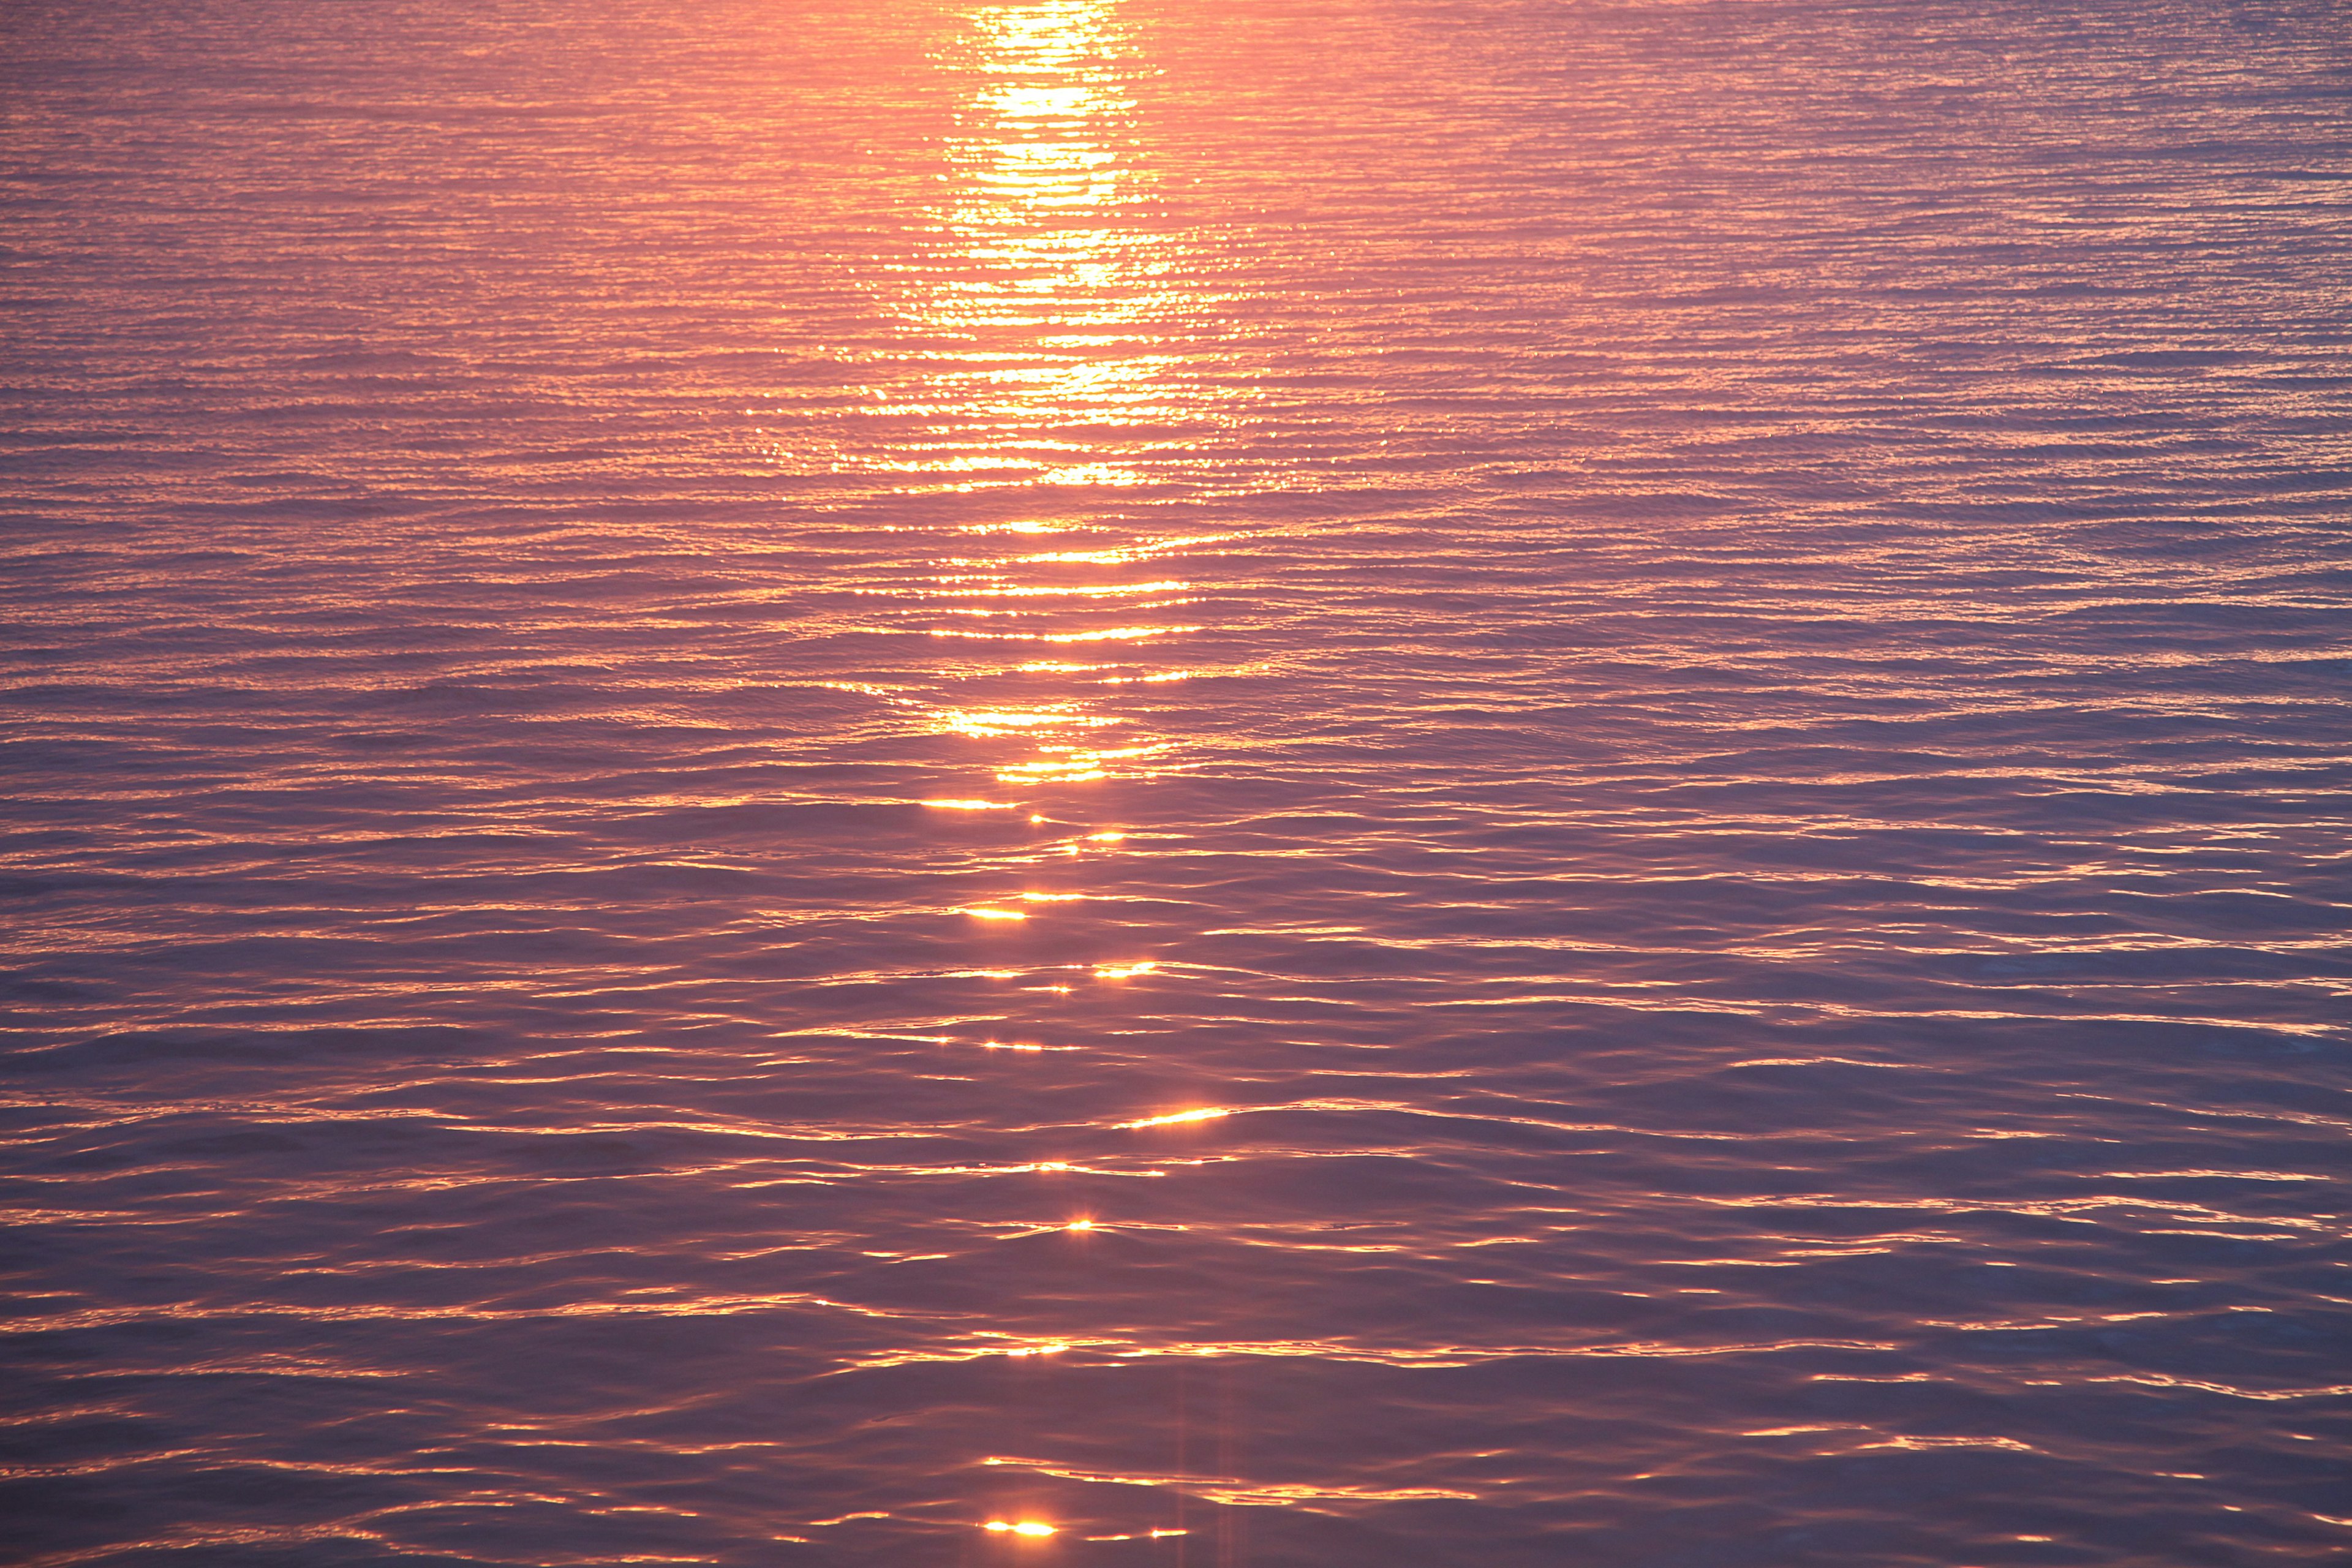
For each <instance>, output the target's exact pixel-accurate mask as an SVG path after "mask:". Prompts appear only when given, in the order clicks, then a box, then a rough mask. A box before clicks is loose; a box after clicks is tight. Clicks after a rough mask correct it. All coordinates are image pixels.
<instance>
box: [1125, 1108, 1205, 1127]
mask: <svg viewBox="0 0 2352 1568" xmlns="http://www.w3.org/2000/svg"><path fill="white" fill-rule="evenodd" d="M1232 1114H1233V1112H1232V1111H1230V1110H1213V1109H1212V1110H1179V1111H1176V1112H1175V1113H1173V1114H1172V1115H1169V1116H1147V1117H1145V1118H1144V1119H1143V1120H1142V1121H1122V1122H1120V1123H1119V1124H1118V1125H1119V1126H1121V1127H1169V1126H1173V1125H1174V1124H1175V1123H1177V1122H1179V1121H1215V1120H1216V1119H1217V1118H1218V1117H1220V1116H1231V1115H1232Z"/></svg>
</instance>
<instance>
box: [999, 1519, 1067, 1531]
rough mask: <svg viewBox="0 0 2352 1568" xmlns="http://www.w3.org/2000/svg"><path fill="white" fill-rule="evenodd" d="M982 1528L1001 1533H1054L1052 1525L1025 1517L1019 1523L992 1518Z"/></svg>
mask: <svg viewBox="0 0 2352 1568" xmlns="http://www.w3.org/2000/svg"><path fill="white" fill-rule="evenodd" d="M982 1528H983V1529H987V1530H992V1531H996V1532H997V1533H998V1534H1000V1535H1007V1534H1010V1535H1051V1534H1053V1533H1054V1527H1053V1526H1052V1525H1050V1524H1039V1523H1038V1522H1037V1521H1035V1520H1034V1519H1024V1520H1022V1521H1020V1522H1018V1523H1014V1522H1013V1521H1010V1520H1003V1519H992V1520H990V1521H988V1523H987V1524H986V1525H984V1526H983V1527H982Z"/></svg>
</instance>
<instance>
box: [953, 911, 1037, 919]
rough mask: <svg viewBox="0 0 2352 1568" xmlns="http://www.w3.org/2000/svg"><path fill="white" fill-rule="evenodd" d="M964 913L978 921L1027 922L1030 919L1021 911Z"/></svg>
mask: <svg viewBox="0 0 2352 1568" xmlns="http://www.w3.org/2000/svg"><path fill="white" fill-rule="evenodd" d="M964 913H966V914H968V915H970V916H971V918H972V919H974V920H976V921H1025V920H1027V919H1028V918H1029V917H1028V916H1027V915H1024V914H1023V913H1022V912H1021V911H1020V910H992V909H977V910H964Z"/></svg>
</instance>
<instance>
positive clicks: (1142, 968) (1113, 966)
mask: <svg viewBox="0 0 2352 1568" xmlns="http://www.w3.org/2000/svg"><path fill="white" fill-rule="evenodd" d="M1159 967H1160V965H1158V964H1157V963H1150V962H1148V961H1147V962H1145V963H1097V964H1096V965H1095V973H1096V975H1097V977H1099V978H1101V979H1104V980H1125V979H1127V978H1128V977H1129V976H1130V975H1135V974H1149V973H1151V972H1152V971H1153V970H1155V969H1158V968H1159Z"/></svg>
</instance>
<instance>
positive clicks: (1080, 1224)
mask: <svg viewBox="0 0 2352 1568" xmlns="http://www.w3.org/2000/svg"><path fill="white" fill-rule="evenodd" d="M1094 1227H1095V1222H1094V1221H1092V1220H1090V1219H1074V1220H1072V1221H1071V1222H1070V1223H1069V1224H1068V1225H1066V1226H1063V1227H1062V1228H1063V1229H1065V1230H1092V1229H1094Z"/></svg>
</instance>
